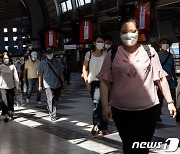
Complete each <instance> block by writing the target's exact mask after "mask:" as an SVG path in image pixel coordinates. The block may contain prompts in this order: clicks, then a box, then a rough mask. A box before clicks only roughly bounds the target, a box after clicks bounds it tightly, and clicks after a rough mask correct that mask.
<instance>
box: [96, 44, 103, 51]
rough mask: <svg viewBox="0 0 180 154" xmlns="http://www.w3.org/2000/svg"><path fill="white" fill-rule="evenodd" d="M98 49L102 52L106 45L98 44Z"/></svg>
mask: <svg viewBox="0 0 180 154" xmlns="http://www.w3.org/2000/svg"><path fill="white" fill-rule="evenodd" d="M96 48H98V49H99V50H102V49H103V48H104V43H96Z"/></svg>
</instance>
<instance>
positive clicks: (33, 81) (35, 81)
mask: <svg viewBox="0 0 180 154" xmlns="http://www.w3.org/2000/svg"><path fill="white" fill-rule="evenodd" d="M34 86H35V87H36V90H37V96H36V101H37V102H38V101H41V93H40V92H39V90H38V78H32V79H28V90H27V98H28V99H30V98H31V93H32V90H33V87H34Z"/></svg>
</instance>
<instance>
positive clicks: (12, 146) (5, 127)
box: [0, 74, 180, 154]
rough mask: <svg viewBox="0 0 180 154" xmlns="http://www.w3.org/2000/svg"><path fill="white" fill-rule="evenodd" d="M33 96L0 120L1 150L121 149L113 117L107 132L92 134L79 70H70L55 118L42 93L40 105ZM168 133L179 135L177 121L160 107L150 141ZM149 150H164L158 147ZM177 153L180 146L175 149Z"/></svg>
mask: <svg viewBox="0 0 180 154" xmlns="http://www.w3.org/2000/svg"><path fill="white" fill-rule="evenodd" d="M34 100H35V95H34V94H33V96H32V99H31V103H30V104H28V105H26V106H24V107H16V111H15V120H14V121H10V122H8V123H4V122H3V120H1V121H0V154H95V153H100V154H105V153H108V154H115V153H118V154H121V153H122V142H121V139H120V137H119V136H118V133H117V130H116V128H115V125H114V123H113V121H110V124H109V131H110V135H108V136H105V137H100V136H95V137H94V136H92V135H91V133H90V131H91V128H92V109H93V104H92V103H91V99H90V97H89V94H88V92H87V91H86V90H85V87H84V85H83V82H82V79H80V78H79V75H78V74H73V76H72V84H71V85H69V86H68V88H67V89H66V90H64V91H63V92H62V97H61V99H60V101H59V104H58V105H57V107H58V111H57V112H58V120H57V121H56V122H52V121H51V120H50V118H49V115H48V112H47V110H46V96H45V94H44V93H43V95H42V101H43V103H42V105H38V104H37V103H36V102H34ZM169 137H176V138H179V139H180V124H177V123H176V122H175V120H174V119H171V118H170V117H169V115H168V112H167V109H166V108H165V107H163V115H162V122H161V123H158V124H157V129H156V132H155V134H154V138H153V141H156V142H157V141H160V142H163V143H164V142H165V140H166V139H167V138H169ZM151 153H157V154H163V153H164V154H166V153H167V152H165V151H164V150H163V148H161V149H156V150H151ZM178 153H180V148H179V149H178V150H177V151H176V152H174V154H178Z"/></svg>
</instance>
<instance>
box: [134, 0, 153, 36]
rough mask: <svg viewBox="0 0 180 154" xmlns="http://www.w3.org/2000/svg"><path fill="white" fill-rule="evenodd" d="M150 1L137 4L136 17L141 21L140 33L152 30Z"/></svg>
mask: <svg viewBox="0 0 180 154" xmlns="http://www.w3.org/2000/svg"><path fill="white" fill-rule="evenodd" d="M150 6H151V4H150V2H138V3H136V6H135V13H134V14H135V18H136V19H137V20H138V22H139V30H140V33H146V32H149V31H150Z"/></svg>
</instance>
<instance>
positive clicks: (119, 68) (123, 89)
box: [98, 45, 167, 110]
mask: <svg viewBox="0 0 180 154" xmlns="http://www.w3.org/2000/svg"><path fill="white" fill-rule="evenodd" d="M150 52H151V55H152V57H151V59H150V58H149V56H148V54H147V52H146V51H145V49H144V47H143V46H142V45H141V46H140V47H139V48H138V49H137V50H136V51H135V52H134V53H133V57H132V58H128V54H127V51H126V50H125V49H124V48H123V47H122V46H120V47H119V48H118V50H117V53H116V55H115V57H114V60H113V62H112V60H111V52H108V53H107V56H106V58H105V60H104V63H103V66H102V69H101V71H100V73H99V74H98V77H99V78H100V79H104V80H107V81H112V82H113V84H112V89H111V105H112V106H114V107H117V108H119V109H124V110H142V109H146V108H150V107H152V106H154V105H156V104H159V100H158V97H157V91H156V88H155V86H154V81H156V80H159V79H161V78H162V77H164V76H167V73H166V72H165V71H164V70H163V69H162V67H161V64H160V61H159V57H158V55H157V53H156V51H155V50H154V48H152V47H150Z"/></svg>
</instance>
